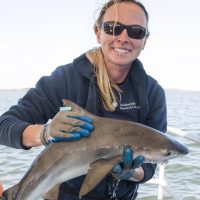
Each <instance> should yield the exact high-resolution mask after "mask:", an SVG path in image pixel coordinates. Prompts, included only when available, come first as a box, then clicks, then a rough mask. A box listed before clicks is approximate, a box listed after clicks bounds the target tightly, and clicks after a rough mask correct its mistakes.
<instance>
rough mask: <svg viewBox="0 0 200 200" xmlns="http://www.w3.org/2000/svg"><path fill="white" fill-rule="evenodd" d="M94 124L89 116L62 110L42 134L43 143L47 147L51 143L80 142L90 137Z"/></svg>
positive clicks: (45, 127)
mask: <svg viewBox="0 0 200 200" xmlns="http://www.w3.org/2000/svg"><path fill="white" fill-rule="evenodd" d="M92 122H93V121H92V119H91V118H90V117H88V116H87V115H81V114H80V113H77V112H73V111H68V110H63V109H62V110H61V111H59V112H58V113H57V114H56V115H55V117H54V118H53V119H52V120H51V122H50V123H49V124H47V125H45V126H44V129H43V130H42V132H41V141H42V143H43V144H44V143H45V145H46V144H48V143H49V142H62V141H68V140H78V139H80V138H82V137H88V136H89V135H90V133H91V131H92V130H94V126H93V125H92Z"/></svg>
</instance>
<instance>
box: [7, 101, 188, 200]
mask: <svg viewBox="0 0 200 200" xmlns="http://www.w3.org/2000/svg"><path fill="white" fill-rule="evenodd" d="M63 103H64V105H65V106H71V107H72V110H73V111H78V112H80V113H81V114H86V115H88V116H89V117H91V118H92V119H93V124H94V127H95V130H94V131H93V132H92V133H91V135H90V136H89V137H88V138H82V139H81V140H78V141H67V142H60V143H52V144H50V145H49V146H47V147H46V148H45V149H44V150H43V151H42V152H41V153H40V154H39V155H38V156H37V158H36V159H35V160H34V162H33V163H32V165H31V167H30V168H29V170H28V172H27V173H26V174H25V175H24V177H23V178H22V179H21V181H20V182H19V183H18V184H16V185H15V186H13V187H11V188H9V189H7V190H6V191H5V192H4V196H5V197H6V198H7V199H8V200H37V199H38V198H39V197H41V196H42V194H44V193H45V192H47V191H48V190H50V189H51V188H53V187H54V186H55V185H57V184H59V183H62V182H64V181H67V180H70V179H73V178H75V177H78V176H81V175H83V174H87V176H86V178H85V182H84V183H83V186H82V188H81V191H80V196H83V195H85V194H87V193H88V192H89V191H91V190H92V189H93V188H94V187H95V186H96V185H97V184H98V183H99V182H100V181H101V180H102V179H103V178H104V177H105V176H106V175H107V174H108V173H109V172H110V171H111V170H112V168H113V166H114V165H115V164H117V163H119V162H121V160H122V153H123V149H124V147H125V146H127V145H129V146H131V148H132V149H133V152H134V156H137V155H143V156H144V157H145V162H156V163H160V162H165V161H168V160H169V159H171V158H174V157H176V156H181V155H186V154H187V153H188V149H187V148H186V147H185V146H184V145H183V144H181V143H180V142H178V141H177V140H175V139H173V138H171V137H169V136H167V135H165V134H163V133H161V132H159V131H157V130H155V129H152V128H150V127H147V126H144V125H141V124H138V123H134V122H129V121H124V120H116V119H110V118H101V117H97V116H95V115H93V114H91V113H89V112H87V111H86V110H84V109H82V108H81V107H79V106H78V105H76V104H75V103H73V102H71V101H69V100H63Z"/></svg>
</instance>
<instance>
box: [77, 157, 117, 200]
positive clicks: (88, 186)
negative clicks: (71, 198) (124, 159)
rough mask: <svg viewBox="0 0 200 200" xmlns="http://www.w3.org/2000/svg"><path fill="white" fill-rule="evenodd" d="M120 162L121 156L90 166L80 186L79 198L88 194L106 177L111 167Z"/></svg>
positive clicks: (98, 161) (99, 161)
mask: <svg viewBox="0 0 200 200" xmlns="http://www.w3.org/2000/svg"><path fill="white" fill-rule="evenodd" d="M120 161H121V156H115V157H112V158H109V159H100V160H97V161H95V162H93V163H92V164H91V165H90V169H89V170H88V173H87V175H86V177H85V180H84V182H83V184H82V186H81V190H80V192H79V196H80V197H82V196H84V195H86V194H87V193H88V192H90V191H91V190H92V189H93V188H95V186H97V185H98V183H100V182H101V181H102V180H103V178H104V177H105V176H106V175H108V173H109V172H110V171H111V170H112V168H113V166H114V165H116V164H117V163H119V162H120Z"/></svg>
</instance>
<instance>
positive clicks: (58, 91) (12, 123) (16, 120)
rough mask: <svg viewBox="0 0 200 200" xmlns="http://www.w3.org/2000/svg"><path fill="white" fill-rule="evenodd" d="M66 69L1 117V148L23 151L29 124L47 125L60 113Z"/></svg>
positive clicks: (59, 71) (40, 81)
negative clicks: (23, 142)
mask: <svg viewBox="0 0 200 200" xmlns="http://www.w3.org/2000/svg"><path fill="white" fill-rule="evenodd" d="M64 74H65V73H64V72H63V68H61V67H59V68H57V69H56V70H55V71H54V72H53V73H52V74H51V75H50V76H44V77H42V78H41V79H40V80H39V81H38V82H37V84H36V86H35V88H31V89H30V90H29V91H28V92H27V93H26V94H25V96H24V97H23V98H21V99H20V100H19V101H18V104H17V105H14V106H12V107H11V108H10V109H9V110H8V111H7V112H5V113H4V114H3V115H2V116H1V117H0V144H2V145H6V146H9V147H13V148H18V149H20V148H23V149H26V148H25V147H24V146H23V145H22V133H23V131H24V129H25V128H26V127H27V126H28V125H30V124H44V123H46V122H47V121H48V120H49V119H51V118H53V116H54V115H55V114H56V113H57V112H58V110H59V107H60V106H61V105H62V97H63V95H62V94H63V93H65V94H66V92H65V91H64V90H65V76H64Z"/></svg>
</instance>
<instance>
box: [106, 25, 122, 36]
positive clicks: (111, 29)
mask: <svg viewBox="0 0 200 200" xmlns="http://www.w3.org/2000/svg"><path fill="white" fill-rule="evenodd" d="M103 30H104V32H105V33H106V34H108V35H115V36H117V35H120V34H121V33H122V31H123V28H122V27H121V25H120V24H115V23H103Z"/></svg>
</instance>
